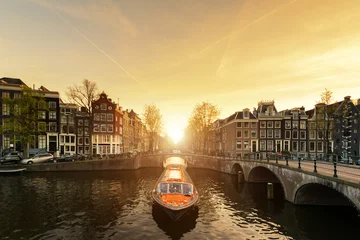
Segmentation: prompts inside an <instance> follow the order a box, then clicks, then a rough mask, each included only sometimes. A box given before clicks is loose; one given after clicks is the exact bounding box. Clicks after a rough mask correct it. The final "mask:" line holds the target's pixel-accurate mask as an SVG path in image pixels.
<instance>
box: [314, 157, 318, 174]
mask: <svg viewBox="0 0 360 240" xmlns="http://www.w3.org/2000/svg"><path fill="white" fill-rule="evenodd" d="M314 172H317V169H316V158H315V159H314Z"/></svg>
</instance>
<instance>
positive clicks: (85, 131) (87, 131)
mask: <svg viewBox="0 0 360 240" xmlns="http://www.w3.org/2000/svg"><path fill="white" fill-rule="evenodd" d="M84 135H85V136H89V128H87V127H85V128H84Z"/></svg>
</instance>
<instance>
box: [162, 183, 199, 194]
mask: <svg viewBox="0 0 360 240" xmlns="http://www.w3.org/2000/svg"><path fill="white" fill-rule="evenodd" d="M157 192H158V193H161V194H167V193H172V194H174V193H179V194H184V195H191V194H193V186H192V185H191V184H188V183H160V184H159V185H158V187H157Z"/></svg>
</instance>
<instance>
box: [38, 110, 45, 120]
mask: <svg viewBox="0 0 360 240" xmlns="http://www.w3.org/2000/svg"><path fill="white" fill-rule="evenodd" d="M45 118H46V112H45V111H39V112H38V119H41V120H44V119H45Z"/></svg>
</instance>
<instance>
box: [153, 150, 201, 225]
mask: <svg viewBox="0 0 360 240" xmlns="http://www.w3.org/2000/svg"><path fill="white" fill-rule="evenodd" d="M164 167H165V170H164V171H163V173H162V174H161V176H160V178H159V179H158V181H157V183H156V185H155V187H154V190H153V191H152V197H153V199H154V201H155V202H156V203H158V204H159V205H160V206H161V207H162V208H163V210H164V211H165V212H166V213H167V214H168V215H169V216H170V217H171V218H172V219H173V220H178V219H179V218H180V217H181V216H183V215H184V214H185V213H186V212H187V211H188V210H189V209H190V208H191V207H192V206H194V204H195V203H196V202H197V201H198V199H199V195H198V192H197V190H196V188H195V186H194V184H193V182H192V180H191V178H190V176H189V174H188V173H187V172H186V163H185V160H184V159H182V158H177V157H174V158H169V159H167V161H166V162H165V163H164Z"/></svg>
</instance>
